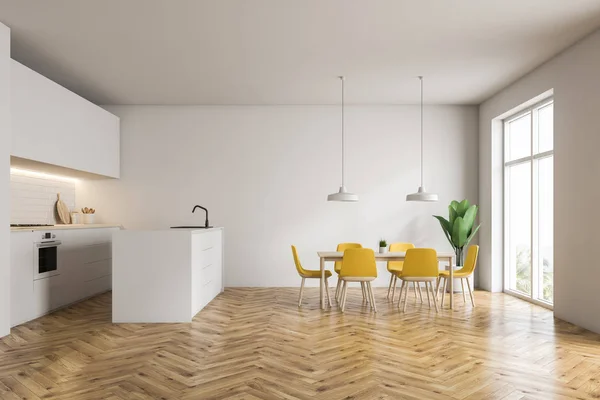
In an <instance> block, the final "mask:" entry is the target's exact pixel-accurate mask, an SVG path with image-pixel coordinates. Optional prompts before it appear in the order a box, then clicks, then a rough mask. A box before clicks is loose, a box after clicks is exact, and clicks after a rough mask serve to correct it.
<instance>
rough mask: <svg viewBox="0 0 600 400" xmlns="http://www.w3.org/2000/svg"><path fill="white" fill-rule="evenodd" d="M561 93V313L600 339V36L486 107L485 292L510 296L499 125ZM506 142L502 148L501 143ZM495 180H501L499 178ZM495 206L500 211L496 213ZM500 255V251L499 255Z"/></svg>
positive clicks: (557, 121)
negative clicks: (529, 104)
mask: <svg viewBox="0 0 600 400" xmlns="http://www.w3.org/2000/svg"><path fill="white" fill-rule="evenodd" d="M550 89H554V207H555V211H554V241H555V249H554V262H555V267H554V268H555V271H554V303H555V304H554V314H555V316H556V317H558V318H561V319H564V320H567V321H569V322H572V323H575V324H577V325H580V326H582V327H585V328H588V329H590V330H593V331H596V332H600V318H598V309H600V291H599V290H598V287H597V282H599V281H600V268H599V267H598V260H597V254H596V249H597V248H598V247H599V246H600V236H598V229H597V227H598V221H599V220H600V185H599V184H598V182H597V181H596V177H597V175H598V173H599V172H600V158H599V157H598V156H597V153H598V148H600V131H599V128H598V126H599V125H598V111H599V110H600V31H598V32H596V33H594V34H592V35H591V36H589V37H588V38H586V39H584V40H583V41H581V42H579V43H577V44H576V45H574V46H573V47H571V48H569V49H568V50H566V51H565V52H563V53H561V54H560V55H558V56H557V57H555V58H554V59H552V60H550V61H549V62H548V63H546V64H544V65H542V66H541V67H539V68H538V69H536V70H535V71H533V72H532V73H530V74H528V75H527V76H525V77H523V78H522V79H520V80H519V81H517V82H516V83H514V84H513V85H511V86H509V87H507V88H506V89H504V90H503V91H501V92H500V93H498V94H497V95H495V96H494V97H492V98H491V99H489V100H488V101H486V102H485V103H483V104H482V105H481V106H480V113H479V118H480V139H479V149H480V151H479V153H480V160H479V168H480V172H479V177H480V180H479V199H480V202H481V209H482V210H484V212H482V214H481V222H482V224H483V226H482V229H481V231H480V244H481V248H482V252H481V255H480V261H481V264H480V270H479V278H480V286H482V287H483V288H485V289H488V290H490V289H493V290H494V291H498V290H502V254H501V244H502V243H501V235H502V226H501V224H502V210H501V208H500V207H499V204H500V203H499V202H498V203H494V202H493V201H492V199H499V200H500V201H501V198H502V197H501V193H499V189H500V188H499V187H498V178H499V177H498V168H501V160H497V157H492V156H491V155H492V150H493V146H492V143H493V142H498V140H499V139H498V135H500V134H501V133H500V131H494V130H493V129H492V120H493V119H494V118H495V117H497V116H499V115H501V114H503V113H505V112H506V111H508V110H511V109H513V108H515V107H517V106H518V105H520V104H522V103H524V102H526V101H527V100H529V99H531V98H533V97H535V96H537V95H539V94H541V93H544V92H546V91H548V90H550ZM500 140H501V139H500ZM500 143H501V142H500ZM493 177H495V178H496V179H493ZM492 207H493V208H492ZM492 249H494V251H493V252H492V251H491V250H492Z"/></svg>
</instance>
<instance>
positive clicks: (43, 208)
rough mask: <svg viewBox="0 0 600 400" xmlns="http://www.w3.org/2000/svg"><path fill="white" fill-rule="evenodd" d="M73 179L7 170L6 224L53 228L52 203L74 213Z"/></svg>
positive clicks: (53, 208)
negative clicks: (8, 192) (8, 206)
mask: <svg viewBox="0 0 600 400" xmlns="http://www.w3.org/2000/svg"><path fill="white" fill-rule="evenodd" d="M75 188H76V184H75V179H71V178H65V177H60V176H55V175H48V174H40V173H33V172H30V171H21V170H17V169H11V171H10V223H11V224H48V225H54V224H56V222H57V221H56V220H57V218H56V199H57V196H56V195H57V194H59V193H60V199H61V200H62V201H63V202H64V203H65V204H66V206H67V207H69V210H71V211H73V210H75V204H76V202H75Z"/></svg>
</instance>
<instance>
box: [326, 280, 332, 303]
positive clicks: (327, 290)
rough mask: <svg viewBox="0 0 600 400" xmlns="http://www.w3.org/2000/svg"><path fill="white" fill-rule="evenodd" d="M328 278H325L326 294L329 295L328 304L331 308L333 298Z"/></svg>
mask: <svg viewBox="0 0 600 400" xmlns="http://www.w3.org/2000/svg"><path fill="white" fill-rule="evenodd" d="M327 279H328V278H325V293H327V302H328V303H329V307H331V296H330V295H329V281H328V280H327Z"/></svg>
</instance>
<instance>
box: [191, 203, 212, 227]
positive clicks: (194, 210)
mask: <svg viewBox="0 0 600 400" xmlns="http://www.w3.org/2000/svg"><path fill="white" fill-rule="evenodd" d="M196 208H201V209H203V210H204V212H205V213H206V220H205V221H204V227H205V228H212V226H209V225H208V210H207V209H206V208H204V207H202V206H198V205H196V206H194V208H193V209H192V213H194V212H196Z"/></svg>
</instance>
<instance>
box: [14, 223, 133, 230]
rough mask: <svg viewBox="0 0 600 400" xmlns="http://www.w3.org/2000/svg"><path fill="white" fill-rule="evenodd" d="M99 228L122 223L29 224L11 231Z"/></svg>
mask: <svg viewBox="0 0 600 400" xmlns="http://www.w3.org/2000/svg"><path fill="white" fill-rule="evenodd" d="M99 228H122V227H121V226H120V225H114V224H113V225H111V224H85V225H84V224H70V225H53V226H27V227H11V228H10V231H11V232H30V231H56V230H61V229H99Z"/></svg>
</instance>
